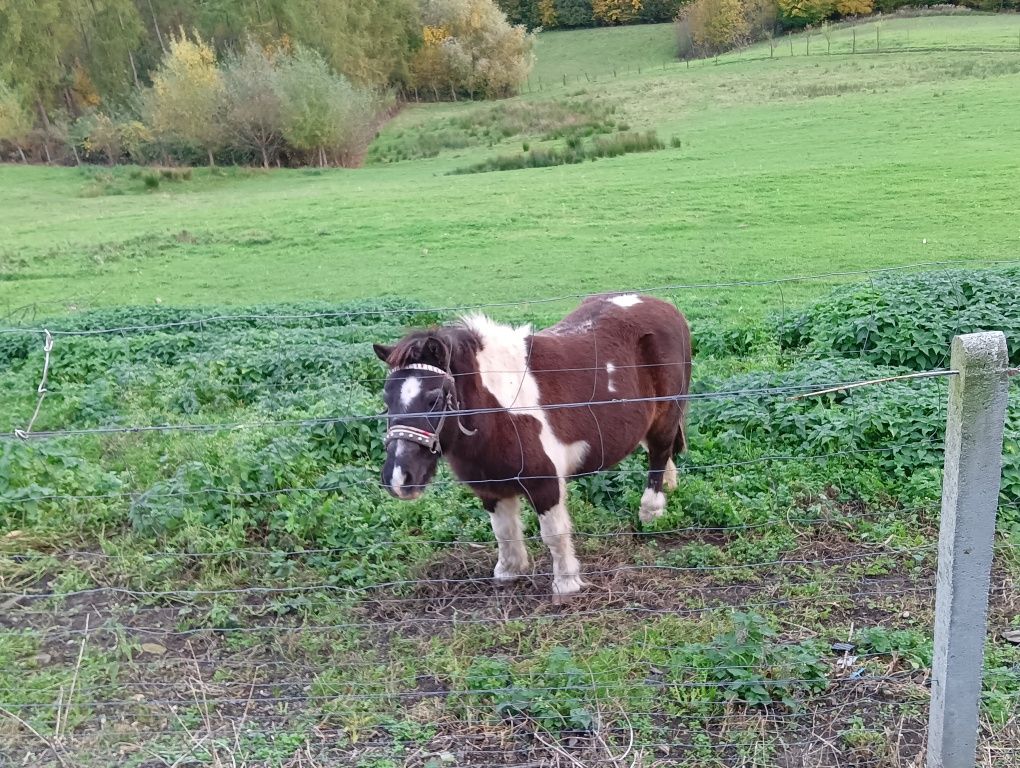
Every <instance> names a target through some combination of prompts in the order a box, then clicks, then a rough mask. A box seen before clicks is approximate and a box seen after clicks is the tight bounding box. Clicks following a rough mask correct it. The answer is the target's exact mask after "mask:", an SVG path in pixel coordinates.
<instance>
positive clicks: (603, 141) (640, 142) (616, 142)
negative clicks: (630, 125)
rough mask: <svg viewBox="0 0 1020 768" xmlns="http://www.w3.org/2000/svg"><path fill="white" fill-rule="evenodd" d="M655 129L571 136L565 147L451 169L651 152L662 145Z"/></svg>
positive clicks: (466, 170) (542, 164)
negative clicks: (585, 140) (588, 141)
mask: <svg viewBox="0 0 1020 768" xmlns="http://www.w3.org/2000/svg"><path fill="white" fill-rule="evenodd" d="M664 146H665V145H664V144H663V143H662V141H660V140H659V137H658V136H657V135H656V133H655V131H647V132H645V133H617V134H615V135H613V136H599V137H596V139H595V140H594V141H593V142H592V143H591V144H588V145H585V144H584V143H583V141H582V139H581V137H580V136H569V137H568V138H567V143H566V146H565V147H563V148H562V149H546V148H544V147H535V148H534V149H531V150H530V151H526V152H525V153H524V154H523V155H500V156H498V157H494V158H490V159H488V160H485V161H483V162H481V163H475V164H474V165H469V166H466V167H464V168H457V169H456V170H453V171H450V173H451V174H463V173H487V172H489V171H514V170H520V169H522V168H547V167H549V166H553V165H571V164H574V163H583V162H584V161H585V160H596V159H598V158H600V157H618V156H620V155H626V154H629V153H631V152H651V151H653V150H657V149H663V148H664Z"/></svg>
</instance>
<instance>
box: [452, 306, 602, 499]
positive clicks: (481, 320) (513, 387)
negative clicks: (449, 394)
mask: <svg viewBox="0 0 1020 768" xmlns="http://www.w3.org/2000/svg"><path fill="white" fill-rule="evenodd" d="M464 324H465V325H466V326H467V327H468V328H470V329H471V330H473V331H474V332H475V333H477V334H478V336H479V338H480V339H481V341H482V345H481V349H480V350H479V351H478V354H477V356H476V360H477V363H478V372H479V375H480V376H481V379H482V385H483V386H484V387H485V388H486V389H487V390H489V392H490V393H492V396H493V397H495V398H496V402H498V403H499V404H500V406H501V407H502V408H512V409H513V410H514V413H515V414H521V415H527V416H533V417H534V418H535V419H536V420H537V421H538V423H539V424H540V426H541V429H540V431H539V439H540V440H541V441H542V448H543V449H544V450H545V454H546V456H548V457H549V460H550V461H551V462H552V464H553V467H555V468H556V474H557V475H558V476H559V477H566V476H567V475H569V474H571V473H572V472H574V471H576V470H577V469H578V468H579V467H580V466H581V465H582V464H583V463H584V459H585V457H586V456H587V455H588V449H589V448H590V446H589V445H588V443H587V442H585V441H584V440H578V441H577V442H576V443H564V442H561V441H560V440H559V439H558V438H557V437H556V435H554V434H553V431H552V426H551V425H550V424H549V417H548V414H547V413H546V411H545V410H543V409H542V408H540V407H539V406H540V405H541V395H540V393H539V391H538V381H537V380H536V379H535V377H534V375H533V374H532V373H531V371H530V370H529V369H528V344H527V338H528V336H530V335H531V326H530V325H523V326H520V327H519V328H513V327H511V326H509V325H501V324H499V323H495V322H493V321H492V320H490V319H489V318H487V317H485V316H484V315H471V316H469V317H466V318H464ZM510 450H519V448H518V446H510ZM542 511H545V510H542Z"/></svg>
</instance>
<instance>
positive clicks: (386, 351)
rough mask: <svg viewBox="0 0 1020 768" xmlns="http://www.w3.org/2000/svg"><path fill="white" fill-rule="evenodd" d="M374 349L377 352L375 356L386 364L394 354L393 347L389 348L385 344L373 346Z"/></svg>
mask: <svg viewBox="0 0 1020 768" xmlns="http://www.w3.org/2000/svg"><path fill="white" fill-rule="evenodd" d="M372 349H374V350H375V356H376V357H378V358H379V359H380V360H382V361H383V362H384V363H385V362H387V361H389V359H390V355H392V354H393V347H387V346H385V345H384V344H373V345H372Z"/></svg>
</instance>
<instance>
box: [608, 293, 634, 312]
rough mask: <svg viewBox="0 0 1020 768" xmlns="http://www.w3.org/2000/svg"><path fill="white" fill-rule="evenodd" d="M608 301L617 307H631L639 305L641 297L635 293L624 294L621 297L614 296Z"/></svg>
mask: <svg viewBox="0 0 1020 768" xmlns="http://www.w3.org/2000/svg"><path fill="white" fill-rule="evenodd" d="M610 301H611V302H612V303H613V304H615V305H616V306H618V307H623V308H624V309H626V308H627V307H633V306H634V305H635V304H640V303H641V297H640V296H638V295H637V294H636V293H625V294H623V295H622V296H614V297H613V298H611V299H610Z"/></svg>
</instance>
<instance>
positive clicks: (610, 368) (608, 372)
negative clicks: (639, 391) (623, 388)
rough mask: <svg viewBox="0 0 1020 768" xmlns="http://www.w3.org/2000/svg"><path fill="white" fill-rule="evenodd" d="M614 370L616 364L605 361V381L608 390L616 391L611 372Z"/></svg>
mask: <svg viewBox="0 0 1020 768" xmlns="http://www.w3.org/2000/svg"><path fill="white" fill-rule="evenodd" d="M615 371H616V366H615V365H613V364H612V363H606V382H607V384H608V387H609V391H610V392H615V391H616V385H615V384H614V383H613V373H614V372H615Z"/></svg>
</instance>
